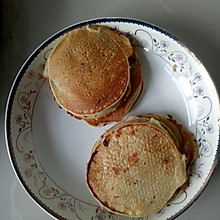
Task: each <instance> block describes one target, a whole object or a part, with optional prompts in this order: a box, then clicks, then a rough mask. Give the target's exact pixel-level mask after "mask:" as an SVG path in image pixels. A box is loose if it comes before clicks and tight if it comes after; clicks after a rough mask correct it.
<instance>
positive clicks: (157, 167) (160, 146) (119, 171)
mask: <svg viewBox="0 0 220 220" xmlns="http://www.w3.org/2000/svg"><path fill="white" fill-rule="evenodd" d="M169 120H171V121H172V122H167V121H169ZM172 123H173V124H174V125H173V124H172ZM177 127H178V128H177ZM178 129H181V132H180V133H181V134H178V135H180V136H184V135H185V133H187V135H188V134H190V135H189V136H190V137H191V134H192V133H191V132H190V131H188V130H187V129H186V128H184V129H182V128H181V125H180V124H178V123H177V122H176V121H175V120H174V119H172V118H171V117H170V116H165V115H162V114H150V115H141V116H130V117H129V118H127V119H126V120H124V121H122V122H119V123H118V124H116V125H115V126H113V127H112V128H110V129H109V130H107V131H106V132H105V133H104V134H103V135H102V136H101V137H100V138H99V140H98V141H97V142H96V143H95V145H94V147H93V149H92V152H91V156H90V159H89V161H88V164H87V171H86V180H87V185H88V188H89V190H90V192H91V194H92V195H93V196H94V197H95V198H96V200H97V201H98V202H99V203H100V204H101V205H102V206H103V207H105V208H106V209H108V210H109V211H111V212H113V213H117V214H121V215H126V216H131V217H146V216H148V215H150V214H153V213H155V212H157V211H159V210H160V209H161V208H162V207H163V206H164V205H166V204H167V203H168V202H169V201H170V200H171V199H173V198H174V197H175V196H177V195H178V194H180V193H181V192H182V191H183V190H184V189H185V188H186V187H187V185H188V182H187V181H188V178H189V175H187V169H189V168H187V167H186V162H187V158H186V156H185V154H182V153H180V151H181V150H182V148H184V147H183V146H184V145H185V144H186V143H185V141H186V142H188V146H190V148H191V147H192V148H194V150H193V151H194V152H196V150H195V149H196V147H197V145H196V142H195V141H194V138H193V139H192V138H183V139H181V141H182V142H183V143H181V141H180V136H178V135H177V136H178V137H176V135H175V134H176V133H178V132H179V130H178ZM176 130H177V131H176ZM187 135H185V136H187ZM193 137H194V136H193ZM196 155H197V153H196V154H195V155H193V157H192V155H191V154H187V156H189V157H190V158H191V159H189V161H190V162H189V163H192V162H193V161H194V159H193V158H194V157H195V156H196Z"/></svg>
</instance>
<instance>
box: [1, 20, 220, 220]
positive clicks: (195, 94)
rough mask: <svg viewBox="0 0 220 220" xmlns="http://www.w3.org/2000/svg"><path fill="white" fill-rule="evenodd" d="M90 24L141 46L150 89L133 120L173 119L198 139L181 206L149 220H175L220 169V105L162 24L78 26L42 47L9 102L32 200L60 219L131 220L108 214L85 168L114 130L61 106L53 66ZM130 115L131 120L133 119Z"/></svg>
mask: <svg viewBox="0 0 220 220" xmlns="http://www.w3.org/2000/svg"><path fill="white" fill-rule="evenodd" d="M87 24H100V25H107V26H110V27H112V28H117V29H119V30H120V31H123V32H125V33H127V35H128V36H129V37H132V38H133V42H134V43H135V44H136V45H137V50H138V54H139V57H140V60H141V64H142V68H143V73H144V80H145V86H144V87H145V88H144V94H143V96H142V98H141V99H140V101H139V103H138V104H137V105H136V106H135V107H134V108H133V109H132V110H131V111H130V112H129V114H128V115H136V114H144V113H152V112H160V113H165V114H171V115H172V116H173V117H174V118H175V119H177V120H178V121H179V122H180V123H182V124H183V125H184V126H186V127H188V128H189V129H190V130H191V131H193V132H194V133H195V135H196V139H197V141H198V143H199V154H198V157H197V160H196V162H195V164H194V166H193V170H192V175H191V177H190V185H189V187H188V188H187V189H186V191H185V192H184V193H183V194H182V196H180V197H179V198H178V199H176V200H174V201H173V202H172V203H170V204H168V205H166V206H165V207H164V208H163V209H162V210H160V211H159V212H157V213H155V214H154V215H152V216H149V217H148V218H147V217H146V218H144V219H148V220H150V219H166V218H174V217H176V216H178V215H180V214H181V213H182V212H183V211H184V210H186V209H187V208H188V207H189V206H190V205H191V204H192V203H193V202H194V201H195V200H196V198H197V197H198V196H199V195H200V194H201V192H202V191H203V189H204V188H205V186H206V184H207V182H208V180H209V179H210V176H211V174H212V172H213V170H214V168H215V165H216V162H217V153H218V143H219V98H218V95H217V92H216V89H215V86H214V84H213V82H212V80H211V78H210V76H209V74H208V72H207V70H206V68H205V67H204V66H203V64H202V63H201V61H200V60H199V58H198V57H197V56H196V55H195V54H194V53H193V52H192V51H191V50H190V49H189V48H188V47H187V46H186V45H185V44H184V43H183V42H181V41H180V40H179V39H177V38H176V37H175V36H173V35H172V34H170V33H168V32H167V31H165V30H162V29H160V28H158V27H156V26H154V25H151V24H148V23H145V22H142V21H137V20H133V19H126V18H101V19H95V20H89V21H85V22H82V23H78V24H75V25H72V26H70V27H67V28H65V29H64V30H61V31H59V32H58V33H56V34H55V35H53V36H52V37H50V38H49V39H47V40H46V41H45V42H44V43H43V44H42V45H40V46H39V47H38V48H37V49H36V50H35V51H34V52H33V53H32V54H31V56H30V57H29V58H28V59H27V61H26V62H25V63H24V65H23V66H22V68H21V69H20V71H19V73H18V74H17V77H16V79H15V81H14V84H13V86H12V88H11V92H10V95H9V98H8V103H7V109H6V119H5V133H6V140H7V146H8V153H9V156H10V159H11V163H12V166H13V167H14V170H15V173H16V175H17V176H18V178H19V180H20V182H21V184H22V185H23V186H24V188H25V190H26V191H27V192H28V194H29V195H30V196H31V197H32V198H33V199H34V200H35V201H36V202H37V203H38V204H39V205H40V206H41V207H42V208H43V209H44V210H46V211H47V212H48V213H49V214H51V215H52V216H53V217H55V218H58V219H114V220H116V219H118V220H119V219H121V220H122V219H127V218H126V217H122V216H117V215H114V214H111V213H109V212H107V211H105V210H103V209H101V208H100V207H99V206H98V204H97V203H96V201H95V200H94V199H93V198H92V196H91V195H90V193H89V191H88V190H87V187H86V184H85V168H86V162H87V160H88V159H89V155H90V151H91V148H92V146H93V144H94V143H95V141H96V140H97V139H98V137H99V136H100V135H101V134H102V133H103V132H104V131H105V130H106V129H107V128H109V127H111V126H112V125H113V124H114V123H112V124H110V125H108V126H105V127H101V128H94V127H91V126H89V125H88V124H86V123H85V122H83V121H79V120H76V119H74V118H72V117H71V116H70V115H68V114H67V113H66V112H65V111H64V110H61V109H59V107H58V106H57V104H55V102H54V99H53V96H52V94H51V92H50V89H49V85H48V82H47V80H45V79H44V78H43V77H42V71H43V69H44V65H45V62H46V60H47V58H48V55H49V54H50V52H51V49H52V48H53V47H54V45H55V43H56V42H57V41H58V40H59V38H60V37H62V35H63V34H65V33H66V32H68V31H71V30H73V29H75V28H78V27H81V26H84V25H87ZM128 115H127V116H128Z"/></svg>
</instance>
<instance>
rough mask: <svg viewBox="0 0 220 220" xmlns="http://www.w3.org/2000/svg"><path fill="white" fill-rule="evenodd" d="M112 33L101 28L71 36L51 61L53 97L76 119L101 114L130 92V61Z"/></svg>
mask: <svg viewBox="0 0 220 220" xmlns="http://www.w3.org/2000/svg"><path fill="white" fill-rule="evenodd" d="M91 30H93V31H91ZM110 33H111V32H108V33H107V34H106V31H102V28H101V27H100V28H98V29H92V28H90V29H87V28H81V29H78V30H75V31H73V32H70V33H68V34H67V35H66V36H65V37H64V38H63V39H62V40H61V41H60V42H59V43H58V44H57V45H56V47H55V48H54V49H53V51H52V53H51V55H50V57H49V59H48V64H47V69H48V75H49V82H50V86H51V90H52V92H53V95H54V96H55V98H56V101H57V102H58V104H59V105H60V106H61V107H62V108H64V109H65V110H67V111H68V112H70V113H72V114H73V115H76V116H79V117H80V116H84V115H85V116H88V115H96V114H99V113H100V112H102V111H105V110H106V109H108V108H111V107H112V106H114V105H115V104H117V102H118V101H119V100H120V99H121V98H122V97H123V95H124V94H125V92H126V91H127V87H128V84H129V81H130V71H129V63H128V57H127V56H126V53H125V52H124V49H122V48H121V47H120V45H119V44H118V43H117V42H116V41H115V40H114V39H113V37H112V36H111V34H110ZM112 33H114V32H113V31H112ZM112 35H113V36H115V33H114V34H112ZM128 46H129V47H131V45H128Z"/></svg>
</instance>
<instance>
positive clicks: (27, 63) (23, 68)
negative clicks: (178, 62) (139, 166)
mask: <svg viewBox="0 0 220 220" xmlns="http://www.w3.org/2000/svg"><path fill="white" fill-rule="evenodd" d="M103 22H104V23H105V22H119V23H131V24H137V25H142V26H144V27H147V28H151V29H152V30H155V31H157V32H159V33H162V34H164V35H166V36H168V37H169V38H171V39H173V40H174V41H175V42H177V43H178V44H180V45H181V46H182V47H184V49H185V50H187V51H188V52H189V53H190V54H191V55H192V57H193V58H194V59H195V60H196V62H198V63H199V64H201V65H202V66H203V67H204V69H205V71H206V73H207V75H208V76H209V77H210V79H211V82H212V83H213V85H212V87H213V88H212V89H213V90H214V91H215V96H216V100H218V101H219V95H218V91H217V88H216V86H215V83H214V80H213V78H212V76H211V74H210V73H209V71H208V70H207V68H206V67H205V65H204V63H203V62H202V61H201V59H200V58H199V57H198V56H197V55H196V54H195V53H194V52H193V50H192V49H191V48H190V47H189V46H188V45H186V44H185V43H184V42H183V41H182V40H181V39H179V38H177V37H176V36H175V35H173V34H172V33H170V32H168V31H166V30H164V29H162V28H160V27H158V26H156V25H153V24H151V23H147V22H145V21H141V20H137V19H133V18H126V17H103V18H95V19H89V20H85V21H82V22H78V23H75V24H72V25H69V26H67V27H65V28H63V29H61V30H60V31H58V32H56V33H55V34H53V35H51V36H50V37H49V38H47V39H46V40H45V41H44V42H43V43H41V44H40V45H39V46H38V47H37V48H36V49H35V50H34V51H33V52H32V53H31V54H30V56H29V57H28V58H27V59H26V60H25V62H24V64H23V65H22V66H21V68H20V70H19V71H18V73H17V74H16V77H15V79H14V81H13V83H12V86H11V89H10V92H9V95H8V99H7V103H6V108H5V124H4V126H5V140H6V146H7V151H8V155H9V159H10V162H11V164H12V167H13V170H14V172H15V174H16V176H17V178H18V180H19V182H20V183H21V185H22V186H23V188H24V189H25V191H26V192H27V193H28V195H29V196H30V197H31V198H32V199H33V200H34V201H35V202H36V203H37V204H38V205H39V206H40V207H41V208H42V209H43V210H44V211H46V212H47V213H48V214H49V215H50V216H51V217H53V218H54V217H55V218H63V217H62V216H60V215H59V214H58V213H56V212H55V211H54V210H52V209H51V208H50V207H47V206H46V205H45V204H44V203H43V202H42V201H41V200H40V199H38V198H37V196H35V195H34V193H32V191H31V189H30V188H29V187H28V186H27V185H26V183H25V180H24V179H23V177H22V175H21V174H20V172H19V167H18V165H17V164H16V159H15V158H14V154H13V150H12V149H11V147H10V146H12V140H11V138H10V135H11V130H10V120H11V111H12V106H13V98H14V97H15V94H16V91H17V88H18V86H19V83H20V81H21V79H22V77H23V75H24V74H25V71H26V70H27V68H28V67H29V66H30V65H31V63H32V62H33V61H34V60H35V58H36V56H37V54H39V52H40V51H41V50H43V49H44V48H45V47H47V46H48V45H49V44H50V43H51V42H53V41H54V40H55V39H56V38H57V37H58V36H61V35H62V34H64V33H65V32H67V31H69V30H73V29H76V28H78V27H81V26H85V25H87V24H93V23H95V24H98V23H103ZM216 108H217V109H218V113H219V112H220V107H219V106H218V107H216ZM219 120H220V114H219V115H218V128H220V124H219ZM219 144H220V139H219V133H218V144H217V149H216V153H215V157H214V160H213V163H212V166H211V168H210V172H209V174H208V176H207V178H206V180H205V181H204V183H203V185H202V187H201V188H200V189H199V190H198V192H197V193H196V194H195V195H194V196H193V198H192V199H191V200H190V202H189V203H188V204H187V205H186V206H185V207H183V208H182V209H181V210H180V211H178V212H177V213H175V214H174V215H173V216H171V217H170V219H173V218H176V217H178V216H179V215H181V214H182V213H183V212H184V211H186V210H187V209H188V208H189V207H190V206H191V205H192V204H193V203H194V202H195V201H196V200H197V199H198V198H199V196H200V195H201V194H202V192H203V191H204V190H205V188H206V187H207V185H208V182H209V181H210V179H211V176H212V174H213V172H214V170H215V168H216V165H217V163H218V156H219V153H220V149H219ZM55 184H56V183H55Z"/></svg>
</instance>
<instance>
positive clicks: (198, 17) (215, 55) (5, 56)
mask: <svg viewBox="0 0 220 220" xmlns="http://www.w3.org/2000/svg"><path fill="white" fill-rule="evenodd" d="M0 4H1V5H0V10H1V12H0V15H1V19H0V20H1V26H0V29H1V34H0V37H1V45H0V50H1V51H0V52H1V53H0V54H1V59H0V62H1V65H0V94H1V95H0V106H1V107H0V124H1V127H0V129H1V130H0V174H1V178H0V198H1V199H0V219H5V220H10V219H13V220H21V219H22V220H38V219H41V220H50V219H52V217H51V216H49V215H48V214H47V213H46V212H44V211H43V210H42V209H41V208H40V207H39V206H38V205H37V204H36V203H35V202H34V201H33V200H32V199H31V198H30V197H29V195H28V194H26V192H25V191H24V189H23V188H22V186H21V185H20V183H19V181H18V180H17V178H16V176H15V174H14V172H13V169H12V167H11V164H10V162H9V158H8V155H7V149H6V145H5V139H4V112H5V104H6V100H7V95H8V92H9V90H10V86H11V84H12V82H13V79H14V77H15V76H16V74H17V72H18V70H19V68H20V67H21V65H22V63H23V62H24V61H25V59H26V58H27V57H28V55H30V53H31V52H32V51H33V50H34V49H35V48H36V47H37V46H38V45H39V44H40V43H42V42H43V41H44V40H45V39H47V38H48V37H49V36H50V35H52V34H53V33H55V32H57V31H58V30H60V29H62V28H64V27H66V26H68V25H71V24H74V23H76V22H79V21H82V20H86V19H90V18H97V17H131V18H136V19H140V20H143V21H146V22H149V23H152V24H155V25H158V26H160V27H162V28H164V29H166V30H168V31H170V32H172V33H173V34H174V35H176V36H177V37H179V38H180V39H182V40H183V41H184V42H185V43H186V44H188V45H189V47H191V48H192V49H193V50H194V52H195V53H196V54H197V55H198V56H199V57H200V58H201V60H202V61H203V62H204V64H205V65H206V67H207V69H208V70H209V72H210V74H211V75H212V77H213V79H214V81H215V84H216V86H217V89H218V90H219V89H220V74H219V71H220V62H219V57H220V1H219V0H209V1H207V0H185V1H176V0H138V1H134V0H90V1H85V0H60V1H52V0H47V1H42V0H38V1H28V0H22V1H13V0H3V1H1V3H0ZM177 219H178V220H190V219H200V220H203V219H204V220H205V219H212V220H215V219H216V220H217V219H220V165H219V164H218V165H217V167H216V169H215V172H214V174H213V175H212V178H211V180H210V182H209V184H208V186H207V187H206V189H205V191H204V192H203V193H202V195H201V196H200V197H199V198H198V199H197V200H196V202H195V203H194V204H193V205H192V206H191V207H190V208H189V209H188V210H187V211H186V212H185V213H184V214H182V215H181V216H180V217H178V218H177Z"/></svg>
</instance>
